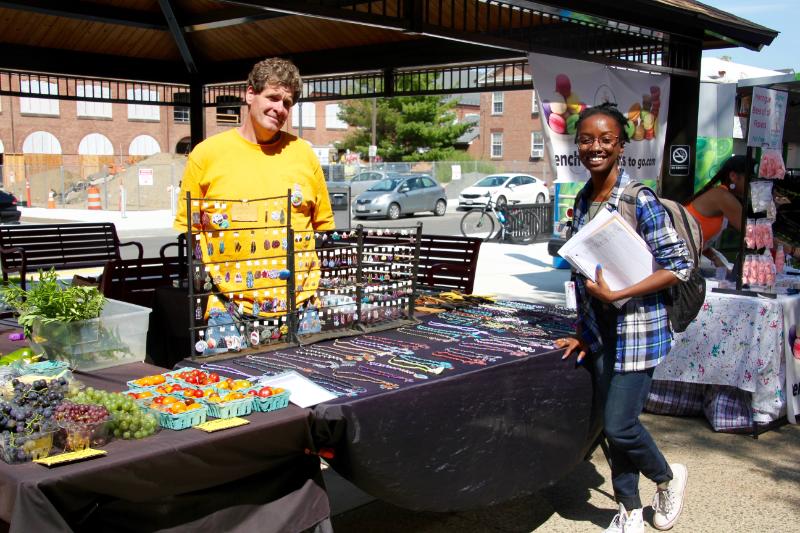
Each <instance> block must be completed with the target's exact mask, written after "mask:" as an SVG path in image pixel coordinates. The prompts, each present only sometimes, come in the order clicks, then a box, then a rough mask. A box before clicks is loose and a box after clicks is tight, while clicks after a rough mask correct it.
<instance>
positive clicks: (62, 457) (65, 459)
mask: <svg viewBox="0 0 800 533" xmlns="http://www.w3.org/2000/svg"><path fill="white" fill-rule="evenodd" d="M107 453H108V452H107V451H105V450H95V449H93V448H85V449H83V450H80V451H77V452H67V453H60V454H58V455H51V456H50V457H45V458H43V459H34V461H33V462H34V463H39V464H40V465H44V466H60V465H65V464H67V463H74V462H75V461H84V460H86V459H93V458H95V457H102V456H103V455H106V454H107Z"/></svg>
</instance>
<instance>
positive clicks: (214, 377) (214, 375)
mask: <svg viewBox="0 0 800 533" xmlns="http://www.w3.org/2000/svg"><path fill="white" fill-rule="evenodd" d="M208 381H210V382H211V383H219V374H217V373H216V372H212V373H210V374H209V375H208Z"/></svg>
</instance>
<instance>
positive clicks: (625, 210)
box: [616, 181, 655, 231]
mask: <svg viewBox="0 0 800 533" xmlns="http://www.w3.org/2000/svg"><path fill="white" fill-rule="evenodd" d="M643 190H648V191H650V192H653V191H652V189H650V188H649V187H647V186H646V185H643V184H641V183H639V182H638V181H632V182H630V183H628V184H627V185H626V186H625V188H624V189H622V192H621V193H620V195H619V201H618V203H617V206H616V207H617V211H619V214H620V216H622V218H623V219H624V220H625V221H626V222H627V223H628V224H630V226H631V227H632V228H633V229H634V231H636V230H637V229H638V227H639V220H638V219H637V218H636V198H637V197H638V196H639V193H640V192H642V191H643ZM653 194H654V195H655V193H653Z"/></svg>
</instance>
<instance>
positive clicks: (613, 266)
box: [558, 209, 661, 307]
mask: <svg viewBox="0 0 800 533" xmlns="http://www.w3.org/2000/svg"><path fill="white" fill-rule="evenodd" d="M558 255H560V256H561V257H563V258H564V259H566V260H567V261H568V262H569V264H571V265H572V266H573V267H574V268H575V269H576V270H577V271H578V272H580V273H581V274H583V275H584V276H586V277H587V278H589V279H590V280H592V281H596V280H595V272H596V268H597V265H601V266H602V268H603V278H604V279H605V280H606V283H608V286H609V288H611V290H612V291H618V290H621V289H624V288H626V287H630V286H631V285H634V284H636V283H638V282H640V281H642V280H643V279H644V278H646V277H647V276H649V275H650V274H652V273H653V272H655V271H656V270H658V269H659V268H661V267H660V266H659V265H658V263H656V262H655V259H654V258H653V254H652V253H651V252H650V248H649V247H648V246H647V243H645V242H644V239H642V238H641V237H640V236H639V234H638V233H636V230H635V229H634V228H631V227H630V225H629V224H628V223H627V222H625V220H624V219H623V218H622V216H620V214H619V213H618V212H617V211H612V210H610V209H600V211H599V212H598V213H597V215H595V217H594V218H593V219H592V220H591V221H589V222H588V223H587V224H586V225H585V226H584V227H582V228H581V230H580V231H579V232H578V233H576V234H575V235H573V236H572V237H571V238H570V239H569V240H568V241H567V242H566V244H564V246H562V247H561V249H560V250H559V251H558ZM627 301H628V300H627V299H625V300H618V301H616V302H614V305H616V306H617V307H622V306H623V305H624V304H625V302H627Z"/></svg>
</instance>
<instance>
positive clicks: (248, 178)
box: [174, 58, 335, 351]
mask: <svg viewBox="0 0 800 533" xmlns="http://www.w3.org/2000/svg"><path fill="white" fill-rule="evenodd" d="M301 91H302V82H301V79H300V73H299V71H298V70H297V67H296V66H295V65H294V64H293V63H292V62H290V61H287V60H285V59H280V58H269V59H265V60H263V61H260V62H258V63H257V64H256V65H255V66H254V67H253V69H252V71H251V72H250V75H249V76H248V78H247V89H246V91H245V95H244V98H245V103H246V104H247V114H246V116H245V117H243V120H242V125H241V126H239V127H238V128H232V129H230V130H228V131H225V132H222V133H219V134H217V135H214V136H212V137H209V138H208V139H205V140H204V141H203V142H201V143H200V144H198V145H197V146H196V147H195V148H194V149H193V150H192V152H191V153H190V154H189V158H188V161H187V163H186V170H185V171H184V174H183V180H182V182H181V190H180V196H179V202H178V206H179V208H178V212H177V215H176V217H175V222H174V227H175V228H176V229H178V230H181V231H186V230H187V225H189V224H191V226H192V230H193V233H195V237H196V242H194V243H191V248H192V250H193V251H194V254H195V256H196V257H197V258H198V259H199V260H201V261H202V262H203V263H204V264H205V265H206V271H205V273H204V276H205V279H204V280H201V281H205V283H206V284H207V285H208V284H211V283H213V286H214V293H215V295H214V296H211V297H210V298H209V306H208V307H209V311H208V313H207V314H208V315H212V314H216V315H219V314H225V312H226V311H227V314H230V315H235V316H236V315H238V316H241V315H248V316H252V317H254V318H257V317H271V316H275V315H276V314H280V313H281V312H283V313H284V314H285V312H286V310H287V299H289V298H292V297H293V296H295V297H296V301H297V302H298V304H300V303H301V302H304V301H306V300H308V299H310V298H311V297H312V296H313V295H314V294H315V291H316V289H317V286H318V282H319V268H318V264H319V261H318V260H317V256H316V253H315V252H314V245H315V239H314V233H315V232H317V231H323V230H332V229H334V227H335V225H334V219H333V212H332V210H331V205H330V200H329V198H328V190H327V186H326V185H325V177H324V175H323V173H322V168H321V166H320V163H319V160H318V158H317V156H316V155H315V154H314V152H313V151H312V149H311V147H310V145H309V143H307V142H306V141H304V140H302V139H300V138H298V137H296V136H294V135H291V134H289V133H288V132H286V131H283V130H282V128H283V126H284V124H285V123H286V120H287V118H288V117H289V111H290V109H291V108H292V106H293V105H294V104H295V103H297V100H298V98H300V95H301ZM187 192H188V193H189V194H190V196H191V198H192V199H193V207H192V217H191V220H187V205H186V200H185V199H186V193H187ZM264 199H269V200H264ZM287 209H288V210H289V211H290V213H288V212H287ZM289 214H291V226H292V228H293V229H294V230H295V232H296V233H295V243H294V249H295V257H294V258H287V255H286V254H287V245H288V242H287V240H288V239H287V237H288V232H287V229H286V222H287V221H288V220H289ZM236 230H239V231H236ZM291 260H294V261H295V267H296V272H297V279H296V282H295V283H296V288H297V291H296V294H295V295H291V294H287V284H286V273H287V272H288V270H287V269H288V265H287V261H291ZM214 310H216V311H215V312H213V313H212V311H214ZM212 318H215V317H212ZM216 318H217V319H219V318H220V317H219V316H217V317H216ZM222 320H223V321H224V323H227V321H228V318H227V317H222ZM209 323H211V321H210V322H209ZM215 344H216V343H215ZM198 351H199V350H198Z"/></svg>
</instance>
